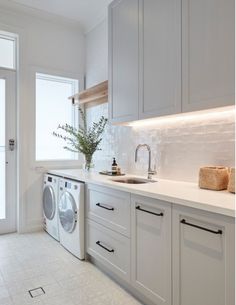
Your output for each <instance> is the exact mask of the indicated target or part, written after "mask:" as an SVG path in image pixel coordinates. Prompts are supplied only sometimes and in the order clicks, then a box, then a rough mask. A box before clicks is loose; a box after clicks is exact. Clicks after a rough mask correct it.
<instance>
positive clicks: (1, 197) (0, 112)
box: [0, 79, 6, 219]
mask: <svg viewBox="0 0 236 305" xmlns="http://www.w3.org/2000/svg"><path fill="white" fill-rule="evenodd" d="M5 100H6V80H5V79H0V219H5V218H6V179H5V177H6V169H5V164H6V153H5V150H6V147H5V142H6V140H5V132H6V131H5Z"/></svg>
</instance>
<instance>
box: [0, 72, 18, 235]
mask: <svg viewBox="0 0 236 305" xmlns="http://www.w3.org/2000/svg"><path fill="white" fill-rule="evenodd" d="M15 134H16V72H15V71H11V70H7V69H0V234H3V233H9V232H14V231H16V150H15Z"/></svg>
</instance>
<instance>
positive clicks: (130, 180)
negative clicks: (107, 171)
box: [112, 178, 157, 184]
mask: <svg viewBox="0 0 236 305" xmlns="http://www.w3.org/2000/svg"><path fill="white" fill-rule="evenodd" d="M112 181H114V182H119V183H127V184H144V183H154V182H157V181H155V180H150V179H141V178H122V179H112Z"/></svg>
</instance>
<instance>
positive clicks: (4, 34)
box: [0, 31, 18, 71]
mask: <svg viewBox="0 0 236 305" xmlns="http://www.w3.org/2000/svg"><path fill="white" fill-rule="evenodd" d="M0 39H5V40H10V41H13V43H14V48H13V68H9V67H2V66H0V69H2V70H11V71H17V65H18V52H17V48H18V35H17V34H13V33H9V32H5V31H0Z"/></svg>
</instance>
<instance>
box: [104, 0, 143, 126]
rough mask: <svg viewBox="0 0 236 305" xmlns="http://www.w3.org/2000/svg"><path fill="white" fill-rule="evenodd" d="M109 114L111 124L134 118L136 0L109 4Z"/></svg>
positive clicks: (136, 100)
mask: <svg viewBox="0 0 236 305" xmlns="http://www.w3.org/2000/svg"><path fill="white" fill-rule="evenodd" d="M108 28H109V117H110V121H111V122H112V123H117V122H128V121H133V120H137V119H138V102H139V90H138V89H139V49H138V46H139V35H138V33H139V0H117V1H114V2H112V3H111V4H110V6H109V27H108Z"/></svg>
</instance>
